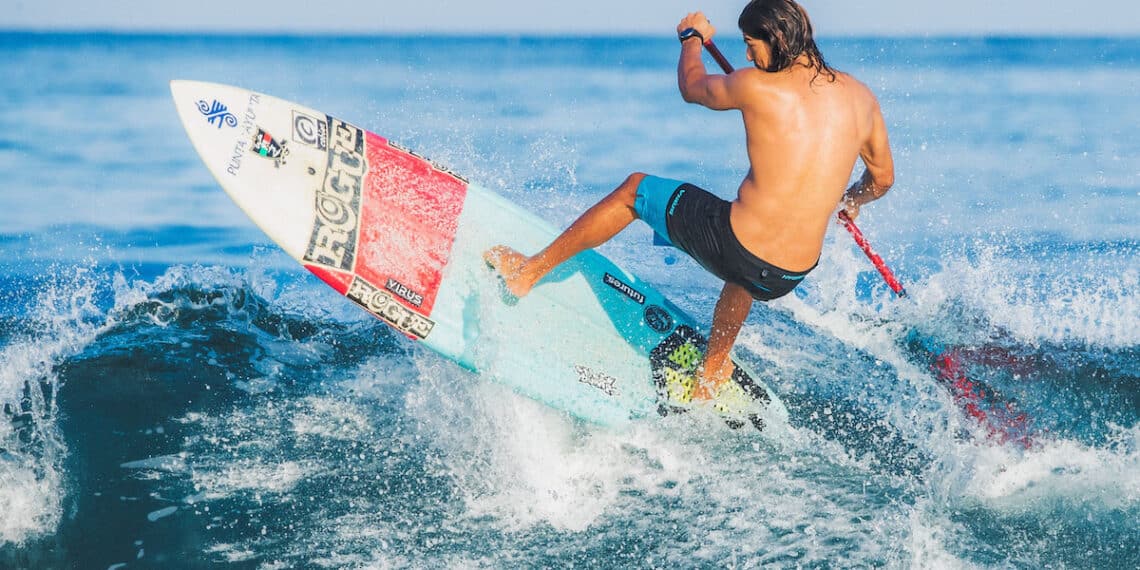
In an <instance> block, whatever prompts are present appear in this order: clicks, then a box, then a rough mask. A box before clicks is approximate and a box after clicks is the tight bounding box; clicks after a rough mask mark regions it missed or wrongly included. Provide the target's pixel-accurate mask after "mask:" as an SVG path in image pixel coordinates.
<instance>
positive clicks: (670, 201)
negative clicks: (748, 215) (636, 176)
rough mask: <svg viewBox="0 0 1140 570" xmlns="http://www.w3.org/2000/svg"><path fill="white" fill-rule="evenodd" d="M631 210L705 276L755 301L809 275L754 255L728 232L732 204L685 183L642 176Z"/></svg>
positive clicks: (780, 293) (787, 290)
mask: <svg viewBox="0 0 1140 570" xmlns="http://www.w3.org/2000/svg"><path fill="white" fill-rule="evenodd" d="M634 209H635V210H636V211H637V216H638V217H639V218H641V219H642V220H643V221H645V223H647V224H649V227H651V228H653V231H654V232H656V233H657V234H658V235H659V236H661V237H662V238H664V239H665V240H667V241H668V242H669V243H671V244H672V245H674V246H676V247H677V248H678V249H680V250H681V251H684V252H685V253H687V254H688V255H689V257H692V258H693V259H694V260H696V261H697V263H700V264H701V266H702V267H704V268H705V269H706V270H708V272H709V273H712V274H713V275H716V276H717V277H719V278H721V279H723V280H725V281H727V282H730V283H735V284H737V285H740V286H741V287H744V288H745V289H747V290H748V293H749V294H751V295H752V298H754V299H756V300H757V301H771V300H772V299H778V298H780V297H783V296H784V295H787V294H788V293H791V292H792V289H795V288H796V286H797V285H799V284H800V283H801V282H803V280H804V277H806V276H807V274H808V273H810V272H811V269H808V270H807V271H803V272H795V271H787V270H784V269H780V268H779V267H776V266H775V265H772V264H771V263H768V262H766V261H764V260H763V259H760V258H759V257H756V256H755V255H753V254H752V253H751V252H750V251H748V250H747V249H745V248H744V245H743V244H741V243H740V241H739V240H737V239H736V234H734V233H732V225H731V224H730V223H729V212H730V211H731V210H732V203H731V202H728V201H726V200H722V199H721V198H718V197H717V196H715V195H713V194H712V193H710V192H708V191H707V190H704V189H702V188H699V187H697V186H694V185H692V184H689V183H687V182H681V181H679V180H670V179H668V178H659V177H657V176H646V177H645V179H644V180H642V181H641V184H640V185H638V187H637V201H636V202H635V204H634ZM812 269H814V267H813V268H812Z"/></svg>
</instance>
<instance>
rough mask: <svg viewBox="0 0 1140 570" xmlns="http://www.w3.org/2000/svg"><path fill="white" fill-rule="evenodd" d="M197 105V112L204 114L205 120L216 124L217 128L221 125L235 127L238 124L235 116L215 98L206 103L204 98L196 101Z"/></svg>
mask: <svg viewBox="0 0 1140 570" xmlns="http://www.w3.org/2000/svg"><path fill="white" fill-rule="evenodd" d="M197 105H198V112H199V113H202V114H203V115H205V116H206V122H207V123H210V124H211V125H217V127H218V128H219V129H220V128H222V125H226V126H227V127H236V126H237V124H238V121H237V117H235V116H234V114H233V113H231V112H230V111H229V109H228V108H227V107H226V106H225V105H223V104H222V103H221V102H219V101H218V100H217V99H214V100H213V102H212V103H206V100H205V99H203V100H201V101H198V103H197Z"/></svg>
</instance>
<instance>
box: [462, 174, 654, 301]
mask: <svg viewBox="0 0 1140 570" xmlns="http://www.w3.org/2000/svg"><path fill="white" fill-rule="evenodd" d="M644 178H645V174H642V173H640V172H636V173H634V174H630V175H629V177H628V178H626V179H625V182H622V183H621V185H620V186H618V187H617V189H615V190H614V191H613V192H611V193H610V194H609V196H606V197H605V198H602V201H600V202H598V203H597V204H594V206H593V207H591V208H590V209H589V210H586V212H585V213H584V214H582V215H581V216H580V217H579V218H578V219H577V220H575V221H574V223H573V224H570V227H569V228H566V231H564V232H562V235H560V236H558V237H557V238H555V239H554V241H553V242H551V244H550V245H548V246H546V249H543V250H542V251H540V252H538V253H537V254H535V255H533V256H531V257H527V256H525V255H523V254H521V253H519V252H517V251H515V250H514V249H511V248H509V247H507V246H504V245H498V246H495V247H493V248H491V249H490V250H488V251H487V252H486V253H485V254H483V259H485V260H486V261H487V263H489V264H490V265H491V266H492V267H494V268H495V269H496V270H498V271H499V274H500V275H502V276H503V280H504V281H505V282H506V285H507V290H509V291H510V292H511V293H512V294H514V295H515V296H516V297H522V296H524V295H526V294H527V293H529V292H530V290H531V288H532V287H534V284H535V283H538V281H539V280H540V279H542V277H543V276H544V275H546V274H547V273H549V272H550V270H551V269H554V268H555V267H558V265H560V264H561V263H563V262H564V261H566V260H567V259H570V258H571V257H574V256H575V255H577V254H578V253H580V252H582V251H584V250H587V249H590V248H594V247H598V246H599V245H602V244H603V243H605V242H606V241H608V240H609V239H610V238H612V237H614V236H615V235H617V233H618V232H620V231H621V230H623V229H624V228H625V227H626V226H628V225H629V224H630V222H632V221H634V220H636V219H637V212H636V211H634V203H635V202H636V201H637V186H638V185H639V184H641V181H642V180H643V179H644Z"/></svg>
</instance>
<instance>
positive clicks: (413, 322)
mask: <svg viewBox="0 0 1140 570" xmlns="http://www.w3.org/2000/svg"><path fill="white" fill-rule="evenodd" d="M344 296H345V297H348V298H349V299H351V300H352V301H354V302H355V303H357V304H358V305H360V306H361V307H364V308H365V309H366V310H368V312H369V313H372V314H373V315H376V316H377V317H380V318H381V319H383V320H384V322H386V323H388V324H389V325H392V327H393V328H395V329H396V330H398V331H400V332H403V333H405V334H409V335H413V336H416V337H418V338H421V339H423V338H427V335H429V334H431V330H432V329H433V328H435V323H433V322H432V321H431V320H430V319H428V318H427V317H425V316H423V315H421V314H419V313H417V312H415V311H413V310H411V309H409V308H407V307H405V306H403V305H401V304H400V303H399V302H397V301H396V299H395V298H394V297H392V295H390V294H389V293H388V292H387V291H385V290H383V289H380V288H379V287H376V286H375V285H373V284H371V283H369V282H367V281H365V280H363V279H361V278H359V277H356V278H354V279H353V280H352V285H351V286H349V288H348V292H347V293H345V294H344Z"/></svg>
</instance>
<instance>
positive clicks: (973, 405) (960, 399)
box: [704, 38, 1033, 448]
mask: <svg viewBox="0 0 1140 570" xmlns="http://www.w3.org/2000/svg"><path fill="white" fill-rule="evenodd" d="M704 46H705V50H706V51H708V52H709V55H711V56H712V58H713V59H715V60H716V62H717V64H718V65H720V68H721V69H723V70H724V72H725V73H732V72H733V71H734V70H733V67H732V64H731V63H729V61H728V58H726V57H724V54H723V53H721V51H720V48H718V47H716V44H715V43H713V41H712V39H711V38H710V39H708V40H705V42H704ZM838 218H839V221H840V223H842V224H843V227H844V228H846V229H847V233H849V234H851V237H852V238H853V239H854V240H855V243H856V244H858V246H859V249H861V250H863V254H864V255H866V256H867V259H869V260H871V264H872V265H874V266H875V269H877V270H878V271H879V275H882V276H883V280H884V281H886V282H887V286H889V287H890V288H891V291H894V292H895V294H896V295H898V296H899V297H906V289H903V286H902V283H900V282H899V280H898V278H896V277H895V274H894V273H892V272H891V270H890V268H889V267H887V263H886V262H885V261H883V258H882V257H880V256H879V254H877V253H875V250H873V249H871V244H870V242H868V241H867V238H866V237H864V236H863V232H862V231H860V230H859V226H856V225H855V220H853V219H851V216H848V215H847V212H846V211H843V210H840V211H839V214H838ZM927 352H928V353H929V355H930V356H931V357H932V358H933V360H934V362H933V363H931V369H932V370H934V372H935V373H936V375H937V378H938V380H939V381H940V382H942V384H944V385H945V386H946V387H947V388H948V389H949V391H950V394H951V395H952V397H953V398H954V401H955V403H957V404H958V405H959V406H961V407H962V408H963V409H964V410H965V412H966V414H967V415H969V416H970V417H972V418H974V419H975V420H977V421H978V422H979V423H981V424H983V425H984V426H985V427H986V428H987V429H988V430H989V432H990V436H991V437H993V438H994V439H996V440H998V441H999V442H1001V443H1004V442H1007V441H1015V442H1017V443H1020V444H1021V445H1022V446H1024V447H1026V448H1029V447H1031V446H1032V445H1033V434H1032V432H1031V430H1030V420H1029V418H1028V416H1026V414H1024V413H1022V412H1020V411H1018V410H1017V408H1016V407H1015V406H1014V405H1013V403H1012V402H1004V404H1003V405H997V406H987V405H986V404H987V403H988V402H987V400H992V399H993V397H994V396H996V395H997V394H995V393H994V391H993V390H990V389H989V388H987V387H985V386H984V385H982V384H980V383H978V382H972V381H970V380H969V379H968V378H967V377H966V375H965V372H964V370H963V368H964V367H965V363H964V362H963V360H962V358H961V356H960V354H959V352H958V351H957V350H953V349H950V350H945V349H940V348H927ZM984 408H988V411H987V409H984Z"/></svg>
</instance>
